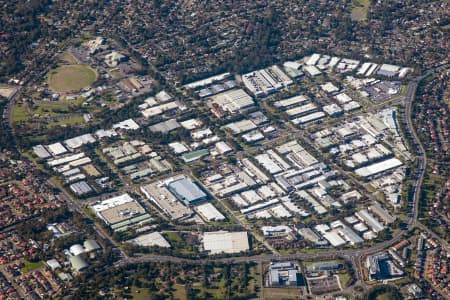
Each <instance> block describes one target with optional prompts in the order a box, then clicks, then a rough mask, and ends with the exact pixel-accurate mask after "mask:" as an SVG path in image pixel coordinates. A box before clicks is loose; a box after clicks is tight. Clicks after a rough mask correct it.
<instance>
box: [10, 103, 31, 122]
mask: <svg viewBox="0 0 450 300" xmlns="http://www.w3.org/2000/svg"><path fill="white" fill-rule="evenodd" d="M28 118H29V114H28V111H27V109H26V107H24V105H23V104H17V105H14V107H13V110H12V120H13V122H21V121H27V120H28Z"/></svg>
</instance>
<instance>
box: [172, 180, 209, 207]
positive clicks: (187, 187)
mask: <svg viewBox="0 0 450 300" xmlns="http://www.w3.org/2000/svg"><path fill="white" fill-rule="evenodd" d="M168 188H169V190H170V191H171V192H172V193H174V194H175V196H176V197H177V198H178V199H179V200H180V201H183V202H184V203H185V204H186V205H189V204H193V203H195V202H199V201H202V200H204V199H206V197H207V195H206V194H205V193H204V192H203V191H202V190H201V189H200V188H199V187H198V186H197V185H196V184H195V183H194V182H192V180H191V179H189V178H186V177H183V178H181V179H177V180H175V181H172V182H171V183H169V184H168Z"/></svg>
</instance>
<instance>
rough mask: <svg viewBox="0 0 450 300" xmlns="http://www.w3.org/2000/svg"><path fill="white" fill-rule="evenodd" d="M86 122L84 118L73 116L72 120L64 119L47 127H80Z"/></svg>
mask: <svg viewBox="0 0 450 300" xmlns="http://www.w3.org/2000/svg"><path fill="white" fill-rule="evenodd" d="M84 122H85V120H84V118H83V117H82V116H73V117H70V118H66V119H62V120H61V121H58V122H54V123H51V124H49V125H48V126H47V127H48V128H52V127H57V126H70V125H78V124H83V123H84Z"/></svg>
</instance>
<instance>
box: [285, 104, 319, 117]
mask: <svg viewBox="0 0 450 300" xmlns="http://www.w3.org/2000/svg"><path fill="white" fill-rule="evenodd" d="M316 110H317V106H316V105H315V104H314V103H308V104H305V105H302V106H297V107H294V108H291V109H288V110H286V114H287V115H288V116H289V117H290V118H293V117H297V116H303V115H306V114H308V113H311V112H314V111H316Z"/></svg>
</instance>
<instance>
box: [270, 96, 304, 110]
mask: <svg viewBox="0 0 450 300" xmlns="http://www.w3.org/2000/svg"><path fill="white" fill-rule="evenodd" d="M308 101H309V100H308V98H306V97H305V96H303V95H298V96H295V97H291V98H287V99H283V100H280V101H276V102H274V103H273V105H274V106H275V107H277V108H280V109H289V108H292V107H295V106H298V105H303V104H305V103H307V102H308Z"/></svg>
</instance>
